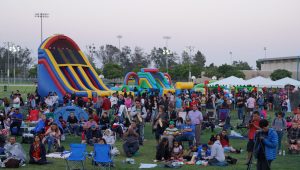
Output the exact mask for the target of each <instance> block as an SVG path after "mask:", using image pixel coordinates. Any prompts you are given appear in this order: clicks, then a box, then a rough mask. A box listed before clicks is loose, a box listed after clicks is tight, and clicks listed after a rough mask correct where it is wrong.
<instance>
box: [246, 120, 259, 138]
mask: <svg viewBox="0 0 300 170" xmlns="http://www.w3.org/2000/svg"><path fill="white" fill-rule="evenodd" d="M259 121H260V120H253V121H252V123H253V125H250V124H249V133H248V138H249V139H251V140H253V139H254V136H255V133H256V130H258V128H256V127H255V126H254V125H256V126H259Z"/></svg>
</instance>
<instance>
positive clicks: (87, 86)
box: [38, 35, 112, 102]
mask: <svg viewBox="0 0 300 170" xmlns="http://www.w3.org/2000/svg"><path fill="white" fill-rule="evenodd" d="M38 64H39V65H38V93H39V94H40V95H41V96H42V97H44V96H47V95H48V93H49V92H56V93H57V94H58V96H59V99H60V102H62V99H63V96H64V95H65V94H66V93H70V94H72V93H75V95H76V96H81V97H84V98H93V97H96V96H99V95H100V96H106V95H107V96H109V95H111V92H112V91H111V90H110V89H109V88H107V87H106V85H105V84H104V83H103V81H102V80H101V79H100V78H99V77H98V75H97V73H96V71H95V70H94V68H93V67H92V66H91V64H90V62H89V61H88V59H87V58H86V57H85V55H84V54H83V52H82V51H81V50H80V48H79V47H78V45H77V44H76V43H75V42H74V41H73V40H72V39H71V38H69V37H67V36H65V35H55V36H52V37H49V38H47V39H46V40H45V41H44V42H43V43H42V44H41V46H40V47H39V49H38Z"/></svg>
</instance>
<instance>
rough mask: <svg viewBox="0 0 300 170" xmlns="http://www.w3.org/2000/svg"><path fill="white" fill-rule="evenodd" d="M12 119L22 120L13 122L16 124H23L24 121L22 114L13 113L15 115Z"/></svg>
mask: <svg viewBox="0 0 300 170" xmlns="http://www.w3.org/2000/svg"><path fill="white" fill-rule="evenodd" d="M11 117H12V118H16V119H21V120H13V121H14V122H22V120H23V115H22V113H13V115H12V116H11Z"/></svg>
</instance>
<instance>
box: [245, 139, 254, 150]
mask: <svg viewBox="0 0 300 170" xmlns="http://www.w3.org/2000/svg"><path fill="white" fill-rule="evenodd" d="M253 149H254V140H253V139H249V141H248V143H247V152H253Z"/></svg>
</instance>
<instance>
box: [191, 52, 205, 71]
mask: <svg viewBox="0 0 300 170" xmlns="http://www.w3.org/2000/svg"><path fill="white" fill-rule="evenodd" d="M193 60H194V62H193V63H194V64H195V65H197V66H198V67H200V68H203V67H204V66H205V62H206V58H205V56H204V55H203V54H202V53H201V52H200V51H197V53H196V54H195V56H194V58H193Z"/></svg>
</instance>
